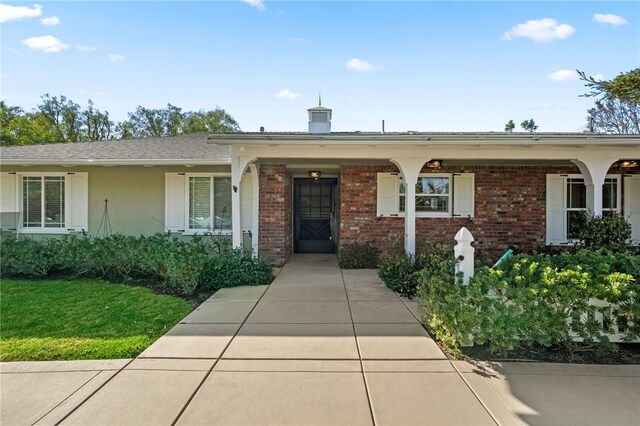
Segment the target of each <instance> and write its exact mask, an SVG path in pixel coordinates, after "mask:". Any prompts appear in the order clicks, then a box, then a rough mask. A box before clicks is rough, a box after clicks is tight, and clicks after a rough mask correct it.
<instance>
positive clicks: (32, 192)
mask: <svg viewBox="0 0 640 426" xmlns="http://www.w3.org/2000/svg"><path fill="white" fill-rule="evenodd" d="M22 226H24V227H25V228H40V227H42V177H40V176H25V177H23V178H22Z"/></svg>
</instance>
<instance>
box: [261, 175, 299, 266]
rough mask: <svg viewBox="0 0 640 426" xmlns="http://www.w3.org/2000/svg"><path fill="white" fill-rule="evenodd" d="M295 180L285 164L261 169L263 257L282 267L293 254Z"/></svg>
mask: <svg viewBox="0 0 640 426" xmlns="http://www.w3.org/2000/svg"><path fill="white" fill-rule="evenodd" d="M292 206H293V181H292V178H291V175H290V174H289V172H288V171H287V170H286V167H285V165H284V164H262V165H261V166H260V233H259V235H260V237H259V238H260V241H259V243H258V244H259V247H260V255H261V256H262V257H264V258H265V259H267V261H269V262H271V263H272V264H274V265H277V266H282V265H284V264H285V262H286V261H287V260H289V258H290V257H291V254H292V251H293V207H292Z"/></svg>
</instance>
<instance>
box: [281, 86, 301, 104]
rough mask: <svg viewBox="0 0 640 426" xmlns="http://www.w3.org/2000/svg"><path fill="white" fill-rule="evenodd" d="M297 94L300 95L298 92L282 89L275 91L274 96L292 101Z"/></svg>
mask: <svg viewBox="0 0 640 426" xmlns="http://www.w3.org/2000/svg"><path fill="white" fill-rule="evenodd" d="M299 96H300V95H299V94H297V93H294V92H292V91H291V90H289V89H282V90H281V91H279V92H278V93H276V98H279V99H285V100H287V101H293V100H295V99H297V98H298V97H299Z"/></svg>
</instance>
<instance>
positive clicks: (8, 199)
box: [0, 172, 18, 213]
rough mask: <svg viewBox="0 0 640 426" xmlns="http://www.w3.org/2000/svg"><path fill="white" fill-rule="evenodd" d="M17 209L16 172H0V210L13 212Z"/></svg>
mask: <svg viewBox="0 0 640 426" xmlns="http://www.w3.org/2000/svg"><path fill="white" fill-rule="evenodd" d="M17 211H18V200H17V197H16V174H15V173H7V172H3V173H0V212H2V213H14V212H17Z"/></svg>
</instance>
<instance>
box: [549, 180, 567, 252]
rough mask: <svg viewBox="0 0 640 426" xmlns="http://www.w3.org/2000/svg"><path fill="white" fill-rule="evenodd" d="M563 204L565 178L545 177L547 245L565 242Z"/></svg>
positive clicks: (564, 201)
mask: <svg viewBox="0 0 640 426" xmlns="http://www.w3.org/2000/svg"><path fill="white" fill-rule="evenodd" d="M565 203H566V200H565V178H564V177H563V176H560V175H547V244H562V243H566V242H567V231H566V229H565V228H566V221H565V217H564V215H565Z"/></svg>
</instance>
